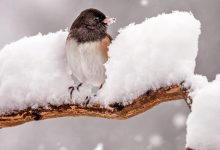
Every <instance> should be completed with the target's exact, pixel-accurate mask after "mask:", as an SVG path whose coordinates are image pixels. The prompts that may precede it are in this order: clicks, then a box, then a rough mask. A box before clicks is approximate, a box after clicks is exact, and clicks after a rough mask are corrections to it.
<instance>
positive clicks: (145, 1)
mask: <svg viewBox="0 0 220 150" xmlns="http://www.w3.org/2000/svg"><path fill="white" fill-rule="evenodd" d="M140 4H141V5H142V6H147V5H148V4H149V1H148V0H140Z"/></svg>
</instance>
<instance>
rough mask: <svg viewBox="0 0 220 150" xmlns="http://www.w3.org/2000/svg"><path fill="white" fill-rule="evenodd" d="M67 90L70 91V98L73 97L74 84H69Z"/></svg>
mask: <svg viewBox="0 0 220 150" xmlns="http://www.w3.org/2000/svg"><path fill="white" fill-rule="evenodd" d="M68 90H69V92H70V98H71V99H72V98H73V91H74V90H75V87H74V86H70V87H69V88H68Z"/></svg>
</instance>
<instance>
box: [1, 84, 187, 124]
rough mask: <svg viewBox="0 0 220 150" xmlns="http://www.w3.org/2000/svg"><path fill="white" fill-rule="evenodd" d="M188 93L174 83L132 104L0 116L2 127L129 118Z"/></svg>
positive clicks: (75, 106)
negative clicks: (60, 119) (62, 119)
mask: <svg viewBox="0 0 220 150" xmlns="http://www.w3.org/2000/svg"><path fill="white" fill-rule="evenodd" d="M187 97H188V93H187V92H186V89H183V88H181V86H179V85H173V86H170V87H166V88H161V89H158V90H156V91H148V92H146V93H145V94H143V95H142V96H139V97H138V98H137V99H135V100H133V102H132V103H131V104H128V105H126V106H123V105H122V104H120V103H114V104H111V105H110V107H111V108H112V109H107V108H102V107H100V105H99V104H96V105H93V106H88V107H86V106H81V105H78V104H71V105H67V104H64V105H61V106H54V105H49V107H48V108H47V109H46V108H43V107H39V108H37V109H31V108H27V109H25V110H20V111H13V112H12V113H8V114H4V115H1V116H0V127H1V128H4V127H10V126H15V125H19V124H23V123H25V122H29V121H32V120H42V119H48V118H57V117H65V116H92V117H102V118H108V119H120V120H121V119H127V118H130V117H133V116H135V115H138V114H140V113H142V112H145V111H147V110H149V109H151V108H152V107H154V106H156V105H158V104H160V103H162V102H167V101H171V100H178V99H186V98H187Z"/></svg>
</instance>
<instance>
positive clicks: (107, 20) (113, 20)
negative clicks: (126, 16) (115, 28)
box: [103, 16, 116, 26]
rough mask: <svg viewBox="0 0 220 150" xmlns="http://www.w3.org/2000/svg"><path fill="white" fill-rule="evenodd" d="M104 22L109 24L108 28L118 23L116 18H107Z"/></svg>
mask: <svg viewBox="0 0 220 150" xmlns="http://www.w3.org/2000/svg"><path fill="white" fill-rule="evenodd" d="M103 22H104V23H105V24H107V25H108V26H109V25H111V24H112V23H115V22H116V18H111V17H108V16H107V17H106V18H105V19H104V20H103Z"/></svg>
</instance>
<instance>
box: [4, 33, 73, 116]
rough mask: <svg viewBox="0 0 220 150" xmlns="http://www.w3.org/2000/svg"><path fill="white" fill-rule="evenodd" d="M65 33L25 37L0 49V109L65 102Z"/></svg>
mask: <svg viewBox="0 0 220 150" xmlns="http://www.w3.org/2000/svg"><path fill="white" fill-rule="evenodd" d="M66 36H67V32H63V31H58V32H56V33H49V34H47V35H42V34H38V35H36V36H32V37H28V38H27V37H25V38H23V39H21V40H19V41H17V42H14V43H12V44H9V45H6V46H5V47H4V48H3V49H2V50H1V51H0V112H5V111H9V110H14V109H24V108H26V107H28V106H35V107H37V106H38V105H42V106H46V105H47V104H48V103H50V104H57V105H60V104H62V103H67V102H69V101H68V100H69V92H68V90H67V89H68V87H69V86H70V85H71V84H72V80H71V78H70V76H69V75H68V74H67V69H66V68H67V67H66V56H65V50H64V46H65V40H66Z"/></svg>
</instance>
